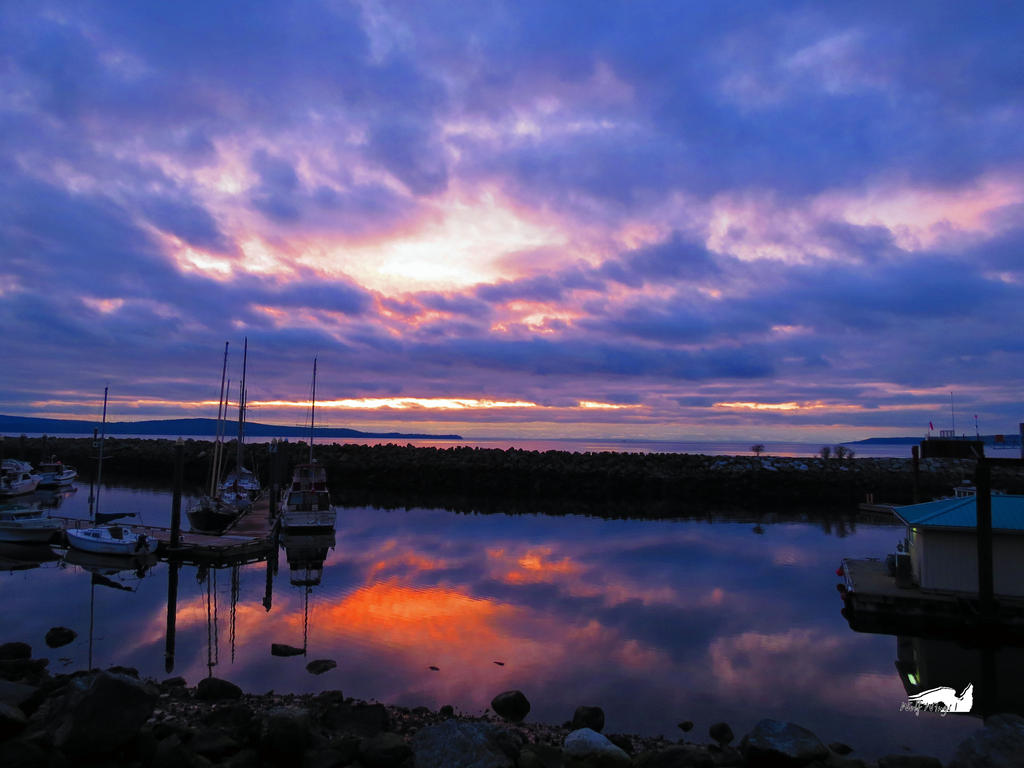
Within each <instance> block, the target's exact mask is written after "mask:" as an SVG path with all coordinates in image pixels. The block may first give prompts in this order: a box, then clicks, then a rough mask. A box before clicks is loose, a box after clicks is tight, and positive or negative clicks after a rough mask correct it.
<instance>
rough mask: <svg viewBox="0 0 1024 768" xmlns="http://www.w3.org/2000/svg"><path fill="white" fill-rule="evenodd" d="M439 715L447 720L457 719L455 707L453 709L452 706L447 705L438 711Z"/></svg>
mask: <svg viewBox="0 0 1024 768" xmlns="http://www.w3.org/2000/svg"><path fill="white" fill-rule="evenodd" d="M437 714H439V715H440V716H441V717H445V718H447V717H455V707H453V706H452V705H451V704H445V705H444V706H443V707H441V708H440V709H439V710H437Z"/></svg>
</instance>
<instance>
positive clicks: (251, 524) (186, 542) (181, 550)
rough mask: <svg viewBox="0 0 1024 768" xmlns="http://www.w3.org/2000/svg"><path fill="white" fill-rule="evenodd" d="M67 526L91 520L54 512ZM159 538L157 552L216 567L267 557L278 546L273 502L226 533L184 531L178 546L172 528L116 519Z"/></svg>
mask: <svg viewBox="0 0 1024 768" xmlns="http://www.w3.org/2000/svg"><path fill="white" fill-rule="evenodd" d="M53 517H54V519H57V520H60V521H61V522H62V523H63V524H64V527H65V528H66V529H67V528H71V529H78V528H91V527H94V526H95V525H96V523H95V522H94V521H92V520H82V519H79V518H72V517H60V516H57V515H54V516H53ZM113 524H114V525H121V526H123V527H124V528H126V529H128V530H130V531H133V532H136V533H144V534H145V535H146V536H147V537H149V538H151V539H154V540H156V541H157V542H159V545H158V546H157V556H158V557H160V559H161V560H168V561H172V562H175V563H181V564H185V565H207V566H210V567H214V568H219V567H224V566H229V565H245V564H247V563H257V562H261V561H263V560H266V559H267V558H268V557H270V556H272V555H273V554H275V552H276V550H277V533H278V526H277V521H276V520H275V519H273V518H271V516H270V502H269V501H268V500H267V499H260V500H259V501H257V502H256V504H254V505H253V508H252V510H250V511H249V512H248V513H246V514H245V515H243V516H242V517H240V518H239V519H238V520H237V521H236V522H235V523H234V525H232V526H231V527H230V528H229V529H228V530H227V531H226V532H225V533H223V534H221V535H220V536H215V535H212V534H206V533H197V532H194V531H182V532H181V533H180V534H179V541H178V546H176V547H172V546H171V529H170V528H165V527H162V526H155V525H139V524H136V523H113Z"/></svg>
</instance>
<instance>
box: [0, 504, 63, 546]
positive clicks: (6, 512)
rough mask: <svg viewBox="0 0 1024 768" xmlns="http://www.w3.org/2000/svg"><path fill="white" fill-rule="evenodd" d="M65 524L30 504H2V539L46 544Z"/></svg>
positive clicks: (0, 510) (0, 529) (0, 518)
mask: <svg viewBox="0 0 1024 768" xmlns="http://www.w3.org/2000/svg"><path fill="white" fill-rule="evenodd" d="M63 528H64V526H62V525H61V524H60V522H59V521H58V520H54V519H53V518H52V517H50V516H49V515H48V514H46V513H45V512H43V510H41V509H40V508H39V507H37V506H34V505H30V504H4V505H0V541H6V542H14V543H19V544H45V543H47V542H48V541H50V539H52V538H53V536H54V534H56V533H57V532H58V531H61V530H63Z"/></svg>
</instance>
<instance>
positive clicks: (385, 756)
mask: <svg viewBox="0 0 1024 768" xmlns="http://www.w3.org/2000/svg"><path fill="white" fill-rule="evenodd" d="M411 756H412V749H411V748H410V747H409V745H408V744H406V743H405V740H404V739H403V738H402V737H401V736H399V735H398V734H397V733H378V734H377V735H376V736H370V737H369V738H367V739H363V741H362V742H361V743H360V744H359V761H360V762H361V763H363V765H365V766H366V767H367V768H398V766H400V765H401V764H402V763H404V762H405V761H406V759H407V758H409V757H411Z"/></svg>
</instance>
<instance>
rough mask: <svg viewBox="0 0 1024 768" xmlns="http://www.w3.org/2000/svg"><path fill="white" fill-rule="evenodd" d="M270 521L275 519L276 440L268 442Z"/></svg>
mask: <svg viewBox="0 0 1024 768" xmlns="http://www.w3.org/2000/svg"><path fill="white" fill-rule="evenodd" d="M269 451H270V462H269V463H270V471H269V472H268V474H269V475H270V477H269V478H267V479H268V480H269V481H270V519H271V520H275V519H276V518H277V440H271V441H270V448H269Z"/></svg>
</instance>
